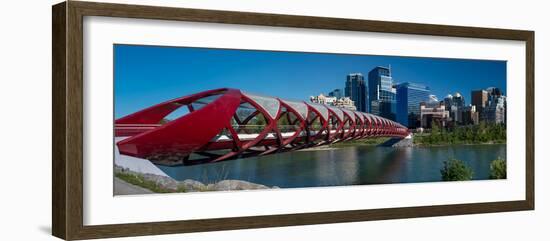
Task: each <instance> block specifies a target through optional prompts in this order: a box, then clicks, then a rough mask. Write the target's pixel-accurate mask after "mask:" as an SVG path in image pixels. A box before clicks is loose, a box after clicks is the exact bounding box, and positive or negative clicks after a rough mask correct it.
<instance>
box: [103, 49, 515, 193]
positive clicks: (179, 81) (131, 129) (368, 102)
mask: <svg viewBox="0 0 550 241" xmlns="http://www.w3.org/2000/svg"><path fill="white" fill-rule="evenodd" d="M113 51H114V66H113V67H114V119H113V122H114V138H113V147H114V148H113V150H114V155H113V156H114V161H113V170H114V180H113V181H114V195H136V194H151V193H193V192H212V191H237V190H263V189H284V188H315V187H335V186H350V185H376V184H399V183H425V182H448V181H488V180H494V179H506V173H507V168H506V161H507V160H506V106H507V105H506V102H507V99H506V81H507V80H506V61H500V60H477V59H450V58H427V57H413V56H377V55H358V54H336V53H310V52H286V51H268V50H246V49H215V48H198V47H168V46H147V45H125V44H115V45H114V46H113Z"/></svg>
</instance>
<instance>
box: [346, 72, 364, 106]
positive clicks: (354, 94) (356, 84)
mask: <svg viewBox="0 0 550 241" xmlns="http://www.w3.org/2000/svg"><path fill="white" fill-rule="evenodd" d="M344 94H345V96H346V97H349V98H350V99H351V100H353V101H354V103H355V107H356V108H357V110H358V111H362V112H367V102H368V98H367V85H366V83H365V79H364V77H363V74H361V73H354V74H348V76H347V79H346V88H345V93H344Z"/></svg>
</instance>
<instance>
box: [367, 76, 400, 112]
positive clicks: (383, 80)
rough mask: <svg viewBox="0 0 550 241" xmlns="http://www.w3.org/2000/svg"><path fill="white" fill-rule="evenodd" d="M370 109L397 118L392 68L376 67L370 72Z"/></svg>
mask: <svg viewBox="0 0 550 241" xmlns="http://www.w3.org/2000/svg"><path fill="white" fill-rule="evenodd" d="M368 89H369V95H368V100H369V102H368V103H369V105H368V111H369V112H370V113H373V114H375V115H379V116H382V117H385V118H388V119H390V120H396V99H395V95H396V90H395V88H394V87H393V79H392V77H391V70H390V68H386V67H376V68H374V69H372V70H371V71H370V72H369V87H368Z"/></svg>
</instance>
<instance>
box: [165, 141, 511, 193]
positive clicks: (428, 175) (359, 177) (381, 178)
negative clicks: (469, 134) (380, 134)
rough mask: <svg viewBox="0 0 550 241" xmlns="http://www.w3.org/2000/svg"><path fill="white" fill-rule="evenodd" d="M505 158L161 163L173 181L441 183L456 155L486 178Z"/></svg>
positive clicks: (463, 148) (482, 150)
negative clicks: (446, 163)
mask: <svg viewBox="0 0 550 241" xmlns="http://www.w3.org/2000/svg"><path fill="white" fill-rule="evenodd" d="M498 157H501V158H505V157H506V145H505V144H499V145H453V146H437V147H403V148H394V147H379V146H353V147H344V148H336V149H329V150H307V149H306V150H301V151H294V152H287V153H280V154H273V155H267V156H262V157H252V158H244V159H237V160H231V161H225V162H220V163H213V164H202V165H196V166H177V167H166V166H159V168H161V169H162V170H163V171H164V172H166V174H168V175H169V176H171V177H173V178H174V179H176V180H185V179H194V180H198V181H201V182H204V183H213V182H217V181H220V180H223V179H239V180H245V181H250V182H254V183H259V184H263V185H267V186H278V187H281V188H292V187H320V186H339V185H363V184H383V183H413V182H435V181H441V173H440V170H441V168H442V167H443V162H444V161H445V160H448V159H450V158H456V159H459V160H462V161H464V162H466V163H467V164H468V165H469V166H470V167H471V168H472V169H473V171H474V179H475V180H484V179H488V177H489V166H490V163H491V161H492V160H494V159H496V158H498Z"/></svg>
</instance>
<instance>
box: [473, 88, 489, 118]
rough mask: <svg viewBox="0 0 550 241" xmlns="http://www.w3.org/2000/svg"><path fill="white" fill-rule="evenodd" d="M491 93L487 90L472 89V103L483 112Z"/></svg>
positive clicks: (477, 109) (479, 111) (478, 110)
mask: <svg viewBox="0 0 550 241" xmlns="http://www.w3.org/2000/svg"><path fill="white" fill-rule="evenodd" d="M488 98H489V93H488V92H487V91H486V90H472V105H473V106H475V107H476V111H477V112H478V113H481V112H483V110H484V109H485V105H486V104H487V100H488Z"/></svg>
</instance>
